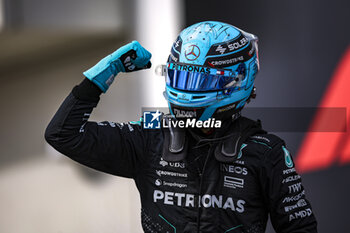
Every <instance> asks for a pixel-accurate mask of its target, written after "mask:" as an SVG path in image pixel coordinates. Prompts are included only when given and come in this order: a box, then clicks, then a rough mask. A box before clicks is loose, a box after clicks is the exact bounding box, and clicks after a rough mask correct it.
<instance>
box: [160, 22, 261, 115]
mask: <svg viewBox="0 0 350 233" xmlns="http://www.w3.org/2000/svg"><path fill="white" fill-rule="evenodd" d="M257 41H258V38H257V37H256V36H254V35H253V34H250V33H247V32H245V31H243V30H241V29H239V28H236V27H234V26H232V25H229V24H226V23H221V22H215V21H206V22H201V23H197V24H194V25H192V26H190V27H188V28H186V29H184V30H183V31H182V32H181V33H180V35H179V36H178V38H177V39H176V41H175V42H174V44H173V46H172V48H171V53H170V56H169V59H168V62H167V64H166V66H165V69H164V74H165V75H166V90H165V92H164V96H165V98H166V99H167V101H168V103H169V109H170V112H171V114H172V115H174V116H175V117H177V118H179V117H195V118H197V119H199V120H207V119H208V118H212V117H214V118H216V119H224V118H228V117H231V116H232V115H234V114H235V113H237V112H239V111H240V110H241V109H242V108H243V107H244V105H245V104H246V103H247V101H249V99H250V98H251V97H252V96H254V95H255V88H254V79H255V76H256V74H257V72H258V70H259V58H258V45H257Z"/></svg>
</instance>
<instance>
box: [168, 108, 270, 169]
mask: <svg viewBox="0 0 350 233" xmlns="http://www.w3.org/2000/svg"><path fill="white" fill-rule="evenodd" d="M235 117H236V118H235V120H234V121H228V122H227V125H226V124H225V126H224V127H223V128H222V129H223V130H224V131H223V130H219V131H218V132H215V137H214V138H203V137H200V136H199V135H196V134H195V133H194V132H193V131H192V130H190V131H189V132H190V133H191V134H192V136H193V137H194V138H195V139H196V141H197V144H196V145H195V147H201V146H204V145H207V144H212V145H216V148H215V152H214V154H215V158H216V160H218V161H219V162H224V163H231V162H234V161H235V160H236V159H237V157H238V154H239V151H240V148H241V146H242V144H243V142H244V141H245V140H246V139H247V138H248V137H250V136H253V135H255V134H257V133H264V132H265V131H264V130H262V128H261V123H260V121H253V120H250V119H248V118H245V117H240V114H239V116H237V115H236V116H235ZM226 127H227V128H226ZM225 129H227V130H225ZM227 132H229V133H228V134H226V133H227ZM163 133H164V145H163V155H162V157H163V159H164V160H165V161H168V162H179V161H182V160H184V159H185V158H186V156H187V152H188V138H187V137H188V134H186V129H184V128H171V126H170V127H169V128H164V129H163ZM225 134H226V135H225Z"/></svg>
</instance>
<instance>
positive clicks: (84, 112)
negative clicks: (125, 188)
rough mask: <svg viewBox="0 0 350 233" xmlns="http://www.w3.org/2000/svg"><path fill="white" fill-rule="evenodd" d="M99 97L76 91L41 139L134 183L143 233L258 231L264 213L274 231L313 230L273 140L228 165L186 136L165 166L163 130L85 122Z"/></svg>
mask: <svg viewBox="0 0 350 233" xmlns="http://www.w3.org/2000/svg"><path fill="white" fill-rule="evenodd" d="M100 93H101V92H100V91H99V89H98V88H97V87H96V86H95V85H94V84H92V83H91V82H90V81H88V80H87V79H86V80H84V81H83V82H82V83H81V84H80V85H79V86H76V87H75V88H74V89H73V91H72V93H70V94H69V96H68V97H67V98H66V99H65V101H64V102H63V104H62V105H61V107H60V108H59V110H58V111H57V113H56V114H55V116H54V117H53V119H52V120H51V122H50V124H49V125H48V127H47V129H46V132H45V138H46V140H47V142H48V143H49V144H50V145H52V146H53V147H54V148H55V149H57V150H58V151H59V152H61V153H63V154H64V155H66V156H68V157H70V158H71V159H73V160H75V161H77V162H79V163H81V164H84V165H86V166H88V167H91V168H94V169H97V170H99V171H102V172H106V173H109V174H113V175H116V176H122V177H127V178H132V179H134V180H135V183H136V186H137V188H138V190H139V193H140V196H141V203H142V210H141V218H142V227H143V230H144V232H176V233H180V232H188V233H194V232H201V233H209V232H210V233H216V232H222V233H224V232H230V233H231V232H232V233H234V232H235V233H236V232H246V233H248V232H249V233H260V232H265V228H266V222H267V219H268V215H270V218H271V222H272V225H273V227H274V229H275V230H276V232H278V233H287V232H288V233H297V232H298V233H302V232H303V233H304V232H305V233H306V232H310V233H311V232H317V223H316V220H315V217H314V214H313V212H312V210H311V206H310V203H309V202H308V201H307V200H306V198H305V191H304V188H303V186H302V185H301V179H300V176H299V175H298V174H297V173H296V171H295V168H294V165H293V161H292V160H291V159H290V156H289V153H288V151H286V149H285V148H284V142H283V141H282V140H281V139H280V138H278V137H277V136H275V135H272V134H257V135H254V136H251V137H249V138H248V139H247V140H246V141H245V147H241V154H240V156H239V159H237V160H236V161H235V162H233V163H220V162H218V161H217V160H216V159H215V157H214V156H213V149H214V148H215V143H208V144H204V146H195V145H196V143H197V142H196V141H195V139H194V138H193V137H189V146H188V154H187V157H186V158H185V159H184V160H183V161H180V162H167V161H165V160H163V159H162V149H163V141H164V136H163V133H162V130H159V129H153V130H149V129H143V127H142V125H140V124H131V123H127V124H122V123H114V122H101V123H96V122H91V121H88V118H89V116H90V113H91V112H92V110H93V108H94V107H96V105H97V103H98V101H99V95H100ZM238 120H239V119H238Z"/></svg>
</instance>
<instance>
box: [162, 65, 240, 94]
mask: <svg viewBox="0 0 350 233" xmlns="http://www.w3.org/2000/svg"><path fill="white" fill-rule="evenodd" d="M172 67H173V66H171V65H168V67H167V68H166V84H167V85H168V86H170V87H172V88H175V89H179V90H185V91H218V90H224V89H229V88H234V87H238V86H239V85H240V83H241V80H242V78H243V77H244V75H243V74H242V73H238V72H232V71H229V70H217V69H212V68H206V67H200V68H197V69H195V68H193V70H196V71H188V70H189V69H187V70H180V69H174V68H173V69H172Z"/></svg>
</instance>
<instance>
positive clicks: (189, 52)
mask: <svg viewBox="0 0 350 233" xmlns="http://www.w3.org/2000/svg"><path fill="white" fill-rule="evenodd" d="M200 54H201V50H200V49H199V47H198V46H197V45H190V46H188V47H187V48H186V51H185V57H186V59H187V60H189V61H194V60H196V59H197V58H198V57H199V55H200Z"/></svg>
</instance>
